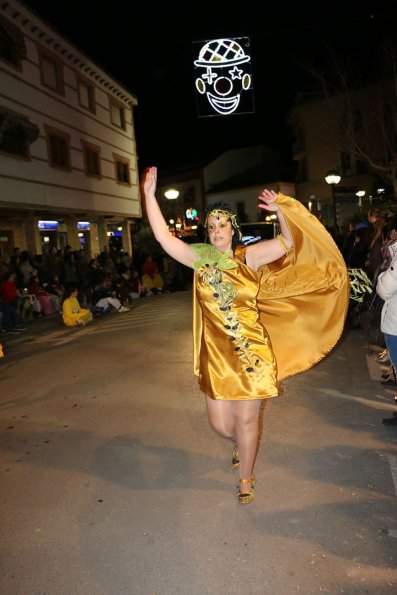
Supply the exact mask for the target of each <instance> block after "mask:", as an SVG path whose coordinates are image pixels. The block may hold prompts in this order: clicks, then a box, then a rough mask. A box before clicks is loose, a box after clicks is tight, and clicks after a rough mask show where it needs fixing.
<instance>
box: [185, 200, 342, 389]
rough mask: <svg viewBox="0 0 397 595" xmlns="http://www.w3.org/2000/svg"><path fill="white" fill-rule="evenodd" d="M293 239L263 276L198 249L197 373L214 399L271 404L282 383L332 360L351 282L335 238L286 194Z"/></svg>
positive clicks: (239, 254)
mask: <svg viewBox="0 0 397 595" xmlns="http://www.w3.org/2000/svg"><path fill="white" fill-rule="evenodd" d="M277 204H278V205H279V207H280V209H281V210H282V212H283V215H284V217H285V220H286V223H287V225H288V229H289V232H290V234H291V237H292V241H293V249H292V250H290V251H289V252H288V253H287V254H286V255H285V256H284V257H283V258H280V259H279V260H277V261H275V262H273V263H270V264H269V265H264V266H263V267H262V268H261V270H260V271H258V272H255V271H253V270H251V269H250V268H249V267H247V266H246V265H245V264H244V252H245V249H244V248H243V249H242V251H240V250H239V249H237V250H236V253H235V258H231V257H230V256H231V255H230V254H227V253H226V254H222V253H221V252H219V250H217V249H216V248H214V247H213V246H211V245H209V244H192V248H193V250H194V251H195V252H196V254H198V255H199V256H200V259H199V260H198V261H197V262H195V263H194V265H193V268H194V269H195V274H194V292H193V356H194V373H195V375H196V376H198V378H199V384H200V387H201V389H202V390H203V392H205V393H206V394H207V395H209V396H210V397H212V398H213V399H224V400H229V399H230V400H243V399H266V398H268V397H275V396H277V395H278V390H277V381H280V380H283V379H284V378H286V377H288V376H292V375H294V374H298V373H300V372H303V371H305V370H307V369H309V368H311V367H312V366H314V365H315V364H317V363H318V362H320V361H321V360H322V359H323V358H324V357H326V356H327V355H328V354H329V353H330V352H331V351H332V349H333V348H334V347H335V345H336V344H337V343H338V341H339V339H340V337H341V336H342V333H343V329H344V325H345V320H346V315H347V310H348V306H349V298H350V279H349V275H348V271H347V267H346V264H345V261H344V259H343V256H342V254H341V252H340V250H339V248H338V247H337V245H336V244H335V242H334V240H333V238H332V237H331V235H330V234H329V233H328V231H327V230H326V229H325V227H324V226H323V225H322V223H321V222H320V221H319V220H318V219H317V218H316V217H315V216H314V215H312V214H311V213H310V212H309V210H308V209H306V207H304V206H303V205H302V204H301V203H300V202H299V201H298V200H296V199H294V198H292V197H290V196H285V195H283V194H281V193H279V194H278V200H277Z"/></svg>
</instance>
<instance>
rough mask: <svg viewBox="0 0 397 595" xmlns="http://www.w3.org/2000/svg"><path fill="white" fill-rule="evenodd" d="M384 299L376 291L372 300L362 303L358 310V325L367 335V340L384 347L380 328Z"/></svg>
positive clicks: (384, 342) (384, 343) (383, 338)
mask: <svg viewBox="0 0 397 595" xmlns="http://www.w3.org/2000/svg"><path fill="white" fill-rule="evenodd" d="M383 304H384V301H383V300H382V298H381V297H379V295H378V294H377V293H375V295H374V297H373V298H372V300H371V301H370V302H369V303H368V305H365V302H364V303H363V304H362V310H361V312H360V326H361V328H362V329H363V330H364V331H365V332H366V334H367V336H368V342H369V343H372V344H374V345H379V346H380V347H386V341H385V336H384V334H383V333H382V331H381V329H380V323H381V314H382V307H383Z"/></svg>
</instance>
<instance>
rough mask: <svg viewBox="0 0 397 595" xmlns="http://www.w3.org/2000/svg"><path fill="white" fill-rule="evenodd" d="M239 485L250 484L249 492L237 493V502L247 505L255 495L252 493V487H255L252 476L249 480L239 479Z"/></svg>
mask: <svg viewBox="0 0 397 595" xmlns="http://www.w3.org/2000/svg"><path fill="white" fill-rule="evenodd" d="M240 483H250V484H251V489H250V491H249V492H240V490H239V492H238V495H237V498H238V501H239V502H240V504H248V503H249V502H252V500H253V499H254V498H255V493H254V486H255V477H254V476H252V477H251V479H240Z"/></svg>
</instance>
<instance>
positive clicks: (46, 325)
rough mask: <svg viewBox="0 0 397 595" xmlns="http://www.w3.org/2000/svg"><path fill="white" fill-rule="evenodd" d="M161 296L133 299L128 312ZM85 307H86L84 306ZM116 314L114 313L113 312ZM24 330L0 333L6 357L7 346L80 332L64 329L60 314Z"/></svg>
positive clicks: (78, 328) (0, 341) (100, 317)
mask: <svg viewBox="0 0 397 595" xmlns="http://www.w3.org/2000/svg"><path fill="white" fill-rule="evenodd" d="M163 295H166V294H162V295H153V297H148V298H140V299H135V300H133V301H132V303H131V304H130V305H129V308H130V310H134V309H135V308H136V307H139V306H142V305H143V304H144V303H147V302H148V301H149V300H153V301H156V300H159V299H161V298H162V296H163ZM84 307H86V306H84ZM114 313H116V311H115V312H114ZM108 316H113V312H112V313H110V314H107V315H105V316H99V317H98V318H94V320H93V321H92V322H90V323H89V324H90V325H92V324H97V323H98V322H99V321H100V320H104V319H106V318H108ZM23 326H24V327H25V329H26V330H24V331H20V332H19V334H15V335H14V334H7V333H0V343H1V345H2V346H3V351H4V355H6V351H7V346H8V345H15V344H18V343H23V342H25V341H31V340H32V339H33V338H35V337H38V336H41V335H45V334H46V333H51V332H56V331H58V330H59V331H61V330H65V331H70V332H76V331H78V330H81V327H78V326H76V327H66V326H65V325H64V324H63V321H62V314H52V315H51V316H40V317H38V318H34V319H33V320H32V321H29V322H27V323H24V325H23Z"/></svg>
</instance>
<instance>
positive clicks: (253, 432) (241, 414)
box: [230, 399, 261, 493]
mask: <svg viewBox="0 0 397 595" xmlns="http://www.w3.org/2000/svg"><path fill="white" fill-rule="evenodd" d="M230 403H231V405H232V409H233V418H234V424H235V428H236V435H237V444H238V448H239V453H240V479H251V477H252V474H253V470H254V464H255V458H256V454H257V449H258V436H259V410H260V405H261V401H260V400H259V399H256V400H249V401H231V402H230ZM250 489H251V483H240V491H241V492H244V493H248V492H249V491H250Z"/></svg>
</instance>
